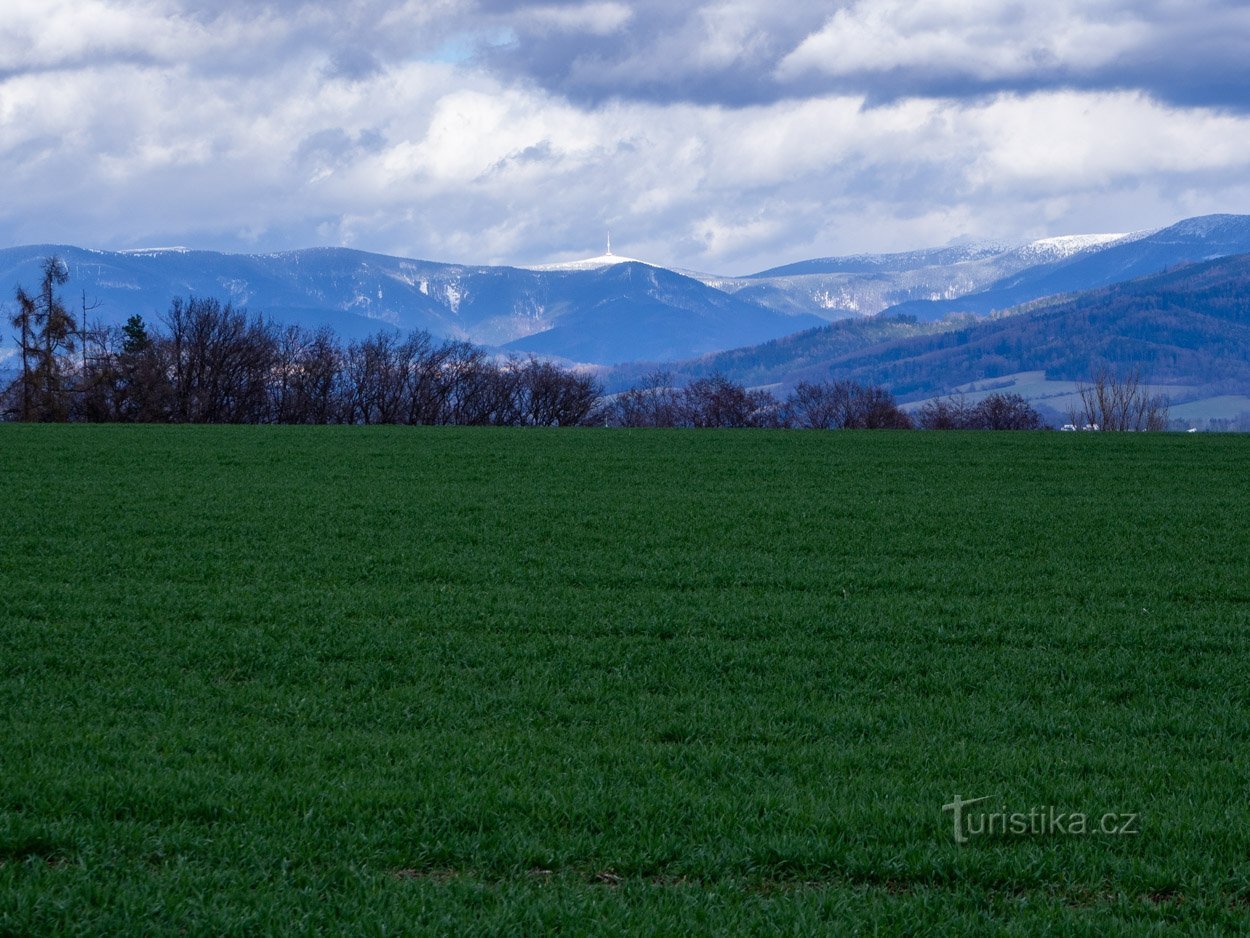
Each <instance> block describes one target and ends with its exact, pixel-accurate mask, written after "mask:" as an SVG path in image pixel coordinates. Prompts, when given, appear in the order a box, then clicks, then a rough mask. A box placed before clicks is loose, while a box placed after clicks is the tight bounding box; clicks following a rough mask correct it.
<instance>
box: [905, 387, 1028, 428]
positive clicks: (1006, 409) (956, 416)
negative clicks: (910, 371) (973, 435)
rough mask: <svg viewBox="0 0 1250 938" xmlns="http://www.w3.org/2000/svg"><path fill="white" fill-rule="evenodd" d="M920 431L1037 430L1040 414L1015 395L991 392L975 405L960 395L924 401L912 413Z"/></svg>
mask: <svg viewBox="0 0 1250 938" xmlns="http://www.w3.org/2000/svg"><path fill="white" fill-rule="evenodd" d="M916 423H917V424H918V425H919V426H920V427H921V428H922V429H924V430H1040V429H1041V428H1042V427H1044V426H1045V425H1046V422H1045V421H1044V420H1043V419H1042V415H1041V414H1040V413H1038V411H1037V410H1036V409H1035V408H1034V407H1033V405H1031V404H1030V403H1029V402H1028V401H1027V400H1025V399H1024V398H1023V397H1021V396H1020V395H1019V394H1010V393H1003V392H995V393H993V394H990V395H988V396H986V397H984V398H982V399H981V400H979V401H977V402H976V403H972V402H970V401H969V400H968V399H967V398H966V397H964V395H962V394H959V395H952V396H950V397H946V398H938V399H935V400H931V401H926V402H925V403H924V404H922V405H921V406H920V407H919V409H918V410H917V411H916Z"/></svg>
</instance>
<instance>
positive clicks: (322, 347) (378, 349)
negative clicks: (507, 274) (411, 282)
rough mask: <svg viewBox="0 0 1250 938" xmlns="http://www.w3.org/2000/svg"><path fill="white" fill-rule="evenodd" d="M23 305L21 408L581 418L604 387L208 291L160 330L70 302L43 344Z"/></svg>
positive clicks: (118, 415) (446, 419) (135, 414)
mask: <svg viewBox="0 0 1250 938" xmlns="http://www.w3.org/2000/svg"><path fill="white" fill-rule="evenodd" d="M19 299H20V298H19ZM35 302H36V310H37V311H38V310H39V309H40V307H39V306H38V305H37V302H38V301H37V300H36V301H35ZM19 317H20V318H21V319H22V320H23V321H25V319H26V318H30V319H31V326H30V329H29V341H26V340H24V339H19V341H20V342H21V346H22V348H21V351H22V360H23V365H22V371H21V374H20V375H19V377H18V378H17V380H15V381H14V382H13V383H12V385H10V387H9V388H8V390H7V391H6V393H5V395H4V409H5V410H6V411H7V413H8V415H9V416H10V417H12V418H15V419H19V420H43V421H56V420H87V421H121V422H162V423H358V424H365V423H408V424H474V425H496V426H573V425H577V424H580V423H584V422H586V421H587V419H588V418H589V417H590V416H591V414H592V412H594V411H595V409H596V407H597V405H598V402H599V400H600V397H601V389H600V387H599V385H598V383H597V382H596V381H595V380H594V378H593V377H591V376H589V375H586V374H582V373H579V372H575V371H572V370H569V369H564V368H560V367H558V366H556V365H553V364H551V363H549V362H544V361H538V360H534V359H530V360H515V359H513V360H507V361H503V362H499V361H496V360H494V359H492V358H491V357H490V356H488V355H487V354H486V352H484V351H483V350H482V349H480V348H478V347H477V346H474V345H472V344H470V343H467V342H458V341H437V340H435V339H433V338H431V336H430V335H429V334H428V333H425V332H414V333H412V334H411V335H409V336H407V337H401V336H400V335H398V334H396V333H393V332H379V333H378V334H376V335H374V336H371V337H369V338H367V339H363V340H360V341H355V342H351V343H349V344H347V345H343V344H342V343H341V342H340V341H339V339H338V338H337V337H336V336H335V335H334V333H333V332H331V331H330V330H329V329H322V330H320V331H315V332H313V331H309V330H307V329H303V328H301V327H299V326H293V325H292V326H279V325H277V324H274V323H272V322H269V321H267V320H264V319H262V318H259V317H254V316H249V315H248V314H247V313H245V312H243V311H240V310H237V309H234V308H233V307H232V306H230V305H229V304H225V305H223V304H222V303H221V302H220V301H218V300H216V299H211V298H205V299H199V298H195V299H190V300H185V301H184V300H181V299H179V300H175V301H174V302H173V304H172V305H171V306H170V309H169V313H168V315H167V316H166V317H165V319H164V323H163V328H152V327H149V325H148V324H147V323H145V322H144V321H143V320H142V318H140V317H138V316H132V317H131V318H130V320H129V321H128V322H127V323H126V325H125V326H124V327H122V328H121V329H120V330H117V329H113V330H110V329H93V330H84V329H79V328H78V326H77V324H76V323H75V322H74V320H73V317H72V316H69V315H68V314H66V323H67V325H65V327H64V330H65V332H66V334H67V335H68V336H69V337H70V339H69V340H65V341H61V342H60V344H59V345H57V346H55V347H54V351H53V352H52V353H46V352H43V351H41V350H42V349H44V348H46V345H45V344H44V342H45V340H44V330H45V326H44V325H43V323H45V322H47V321H48V318H47V317H46V316H44V317H43V318H41V319H35V318H34V317H33V316H31V314H29V313H28V312H27V311H26V307H24V306H22V307H21V311H20V312H19V314H18V317H14V318H15V319H17V318H19ZM18 325H19V326H20V325H21V323H18ZM58 328H60V327H58ZM76 348H77V349H79V350H81V351H83V355H82V356H81V359H80V358H79V357H78V356H76V355H73V354H70V353H72V352H73V351H74V350H75V349H76Z"/></svg>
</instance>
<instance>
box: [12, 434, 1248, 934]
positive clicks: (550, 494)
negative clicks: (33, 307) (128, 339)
mask: <svg viewBox="0 0 1250 938" xmlns="http://www.w3.org/2000/svg"><path fill="white" fill-rule="evenodd" d="M1248 478H1250V438H1247V437H1244V436H1219V435H1184V434H1178V435H1144V434H1126V435H1112V434H1061V433H1045V434H1011V433H999V434H958V433H888V432H877V433H872V432H868V433H857V432H850V431H842V432H834V433H819V432H805V433H798V432H769V431H725V432H717V431H626V430H620V431H597V430H586V431H575V430H557V431H525V430H489V429H488V430H474V429H439V428H429V429H419V428H394V429H389V428H353V427H338V428H324V427H321V428H284V427H241V428H220V427H158V426H141V427H122V426H74V427H50V426H16V425H8V426H3V427H0V485H2V486H3V492H4V493H5V494H4V502H3V505H2V506H0V532H2V537H0V934H40V935H47V934H58V933H76V934H79V933H88V934H110V935H116V934H123V933H137V932H148V933H156V932H164V933H172V932H178V931H184V932H186V933H189V934H215V935H216V934H221V935H228V934H237V935H244V934H258V933H269V932H275V931H289V932H295V933H304V934H306V933H316V932H326V933H347V932H351V933H359V934H377V935H380V934H384V933H386V934H395V933H400V934H414V933H415V934H481V933H488V934H490V933H503V934H518V935H521V934H523V935H539V934H544V933H548V932H554V931H559V932H561V933H565V934H655V935H675V934H717V933H731V934H757V935H777V934H795V935H799V934H812V933H820V932H827V933H839V934H840V933H853V932H855V931H859V932H865V933H870V932H874V931H875V932H880V933H885V934H891V933H900V932H901V933H909V932H910V933H915V932H930V933H942V932H945V933H949V934H959V935H967V934H978V933H986V934H989V933H995V934H997V933H1009V934H1010V933H1018V934H1035V933H1038V932H1039V931H1042V930H1046V929H1049V930H1052V931H1056V932H1060V933H1071V934H1089V935H1103V934H1118V933H1122V934H1134V935H1135V934H1143V933H1147V932H1151V931H1154V932H1157V933H1169V932H1172V931H1175V932H1177V933H1181V932H1184V933H1186V934H1194V933H1199V934H1201V933H1210V934H1219V933H1228V932H1231V931H1236V930H1246V929H1250V679H1248V675H1250V560H1248V559H1247V558H1250V501H1248V499H1247V495H1248V494H1250V486H1248V484H1247V480H1248ZM957 798H958V799H960V802H961V803H962V802H966V803H967V804H963V806H962V807H961V808H960V809H959V811H961V812H962V814H961V815H960V820H959V821H958V825H959V826H958V827H957V820H956V809H955V808H953V807H947V808H945V809H944V806H950V805H954V804H955V803H956V799H957ZM982 798H984V799H986V800H984V801H976V802H975V804H973V803H972V802H973V801H974V799H982ZM1039 812H1040V816H1041V817H1042V822H1041V824H1040V827H1039V824H1038V820H1037V818H1038V816H1039ZM1056 814H1058V815H1060V818H1059V821H1058V823H1057V826H1056V822H1055V820H1054V817H1055V815H1056ZM1076 815H1081V816H1082V817H1084V818H1085V823H1084V824H1083V825H1077V824H1076V823H1075V816H1076ZM996 816H997V817H999V818H1000V820H998V821H996V820H995V817H996ZM1108 816H1110V817H1111V818H1112V821H1111V823H1110V827H1109V828H1107V829H1103V827H1102V826H1101V825H1102V824H1103V820H1104V818H1105V817H1108ZM1021 817H1027V829H1026V830H1019V829H1017V828H1018V826H1019V824H1018V823H1017V822H1019V820H1020V818H1021ZM996 825H997V826H996ZM1078 826H1079V827H1080V828H1081V829H1077V828H1078ZM956 834H958V835H959V836H956Z"/></svg>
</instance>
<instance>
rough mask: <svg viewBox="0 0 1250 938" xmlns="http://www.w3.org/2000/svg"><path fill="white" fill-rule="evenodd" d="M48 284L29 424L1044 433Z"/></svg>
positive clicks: (50, 274)
mask: <svg viewBox="0 0 1250 938" xmlns="http://www.w3.org/2000/svg"><path fill="white" fill-rule="evenodd" d="M41 270H42V279H41V282H40V285H39V289H38V290H37V291H36V292H35V293H33V294H30V293H27V292H26V291H25V290H23V289H22V288H18V289H17V291H16V299H17V309H16V312H15V313H14V314H13V315H12V316H11V317H10V321H11V323H12V325H13V326H14V328H15V334H14V339H15V340H16V342H17V344H18V351H19V355H18V364H19V365H20V373H19V374H18V377H17V378H16V379H15V380H14V381H13V382H12V383H11V384H10V385H9V387H8V388H7V389H6V390H5V391H4V393H3V400H2V401H0V406H2V409H3V412H4V414H5V416H6V417H7V418H8V419H15V420H23V421H65V420H78V421H90V422H145V423H285V424H328V423H346V424H459V425H477V426H551V427H567V426H614V427H699V428H704V427H707V428H711V427H723V428H732V427H763V428H799V429H830V430H831V429H910V428H913V427H917V426H918V427H922V428H929V429H991V430H999V429H1035V428H1038V427H1040V426H1042V419H1041V417H1040V415H1039V414H1038V413H1037V411H1035V410H1033V409H1032V408H1031V407H1030V406H1029V405H1028V403H1027V401H1025V400H1024V399H1023V398H1021V397H1019V396H1018V395H1011V394H994V395H991V396H990V397H988V398H986V399H984V400H982V401H981V402H979V403H978V404H976V405H974V406H965V405H963V404H962V403H960V402H957V401H956V400H955V399H953V398H952V399H949V400H948V401H938V402H931V403H929V404H926V405H924V406H922V407H921V408H920V409H919V410H918V411H917V412H916V415H915V417H913V416H912V415H910V414H908V413H907V412H906V411H904V410H903V409H902V408H901V407H899V406H898V404H897V403H896V402H895V400H894V397H893V395H891V394H890V392H889V391H887V390H886V389H884V388H881V387H875V386H868V385H862V384H858V383H856V382H854V381H846V380H843V381H823V382H803V383H800V384H799V385H798V386H797V387H796V388H795V389H794V390H793V391H792V392H791V393H790V394H788V395H787V396H786V397H784V398H778V397H777V396H776V395H774V394H773V393H771V392H769V391H767V390H759V389H755V390H753V389H748V388H746V387H744V386H743V385H741V384H738V383H736V382H734V381H731V380H729V379H728V378H726V377H724V376H723V375H712V376H709V377H704V378H700V379H698V380H695V381H693V382H691V383H689V384H687V385H686V386H684V387H676V386H674V381H673V379H672V376H671V375H670V374H668V373H666V372H664V371H655V372H653V373H651V374H649V375H646V376H645V377H644V378H642V379H641V380H640V381H639V382H638V383H636V384H635V385H634V386H633V387H631V388H629V389H628V390H626V391H624V392H622V393H619V394H615V395H605V394H604V393H603V388H602V386H601V385H600V384H599V382H598V381H597V380H596V378H595V377H594V376H593V375H591V374H588V373H586V372H584V371H578V370H576V369H572V368H566V367H562V366H560V365H557V364H554V363H552V362H548V361H542V360H539V359H536V358H529V359H515V358H509V359H502V360H501V359H498V358H496V357H494V356H492V355H490V354H489V353H488V352H487V351H486V350H484V349H482V348H480V347H478V346H476V345H473V344H472V343H469V342H465V341H459V340H450V339H448V340H439V339H435V338H434V337H432V336H431V335H430V334H429V333H427V332H424V331H415V332H412V333H410V334H409V335H407V336H402V335H400V334H398V333H397V332H394V331H389V330H388V331H380V332H378V333H376V334H374V335H372V336H370V337H368V338H365V339H359V340H355V341H351V342H348V343H346V344H345V343H344V342H343V341H342V340H340V339H339V338H338V336H337V335H336V334H335V333H334V332H333V331H332V330H331V329H329V328H328V327H327V328H322V329H318V330H310V329H306V328H304V327H301V326H298V325H280V324H277V323H274V322H273V321H271V320H267V319H265V318H264V317H261V316H256V315H252V314H250V313H248V312H247V311H246V310H242V309H236V308H235V307H234V306H232V305H231V304H230V303H225V304H223V303H222V302H221V301H220V300H218V299H215V298H211V297H204V298H199V297H191V298H188V299H181V298H178V299H175V300H173V301H172V303H171V304H170V307H169V310H168V312H167V313H166V315H165V316H163V317H162V319H161V321H160V322H159V323H156V324H151V323H148V322H146V321H144V319H143V318H142V317H140V316H137V315H136V316H132V317H130V319H129V320H128V321H127V322H126V324H125V325H124V326H122V327H120V328H117V327H109V328H103V327H95V328H88V326H87V325H86V320H87V318H88V314H89V312H90V307H88V306H87V304H86V302H85V298H84V302H83V306H82V314H81V317H77V316H75V314H74V313H72V312H71V311H70V310H69V309H68V308H67V307H66V305H65V303H64V302H63V300H62V299H61V297H60V296H59V295H58V293H57V288H58V287H59V286H61V285H63V284H64V283H65V282H66V279H67V274H66V270H65V267H64V265H63V264H62V263H61V262H60V261H59V260H58V259H57V258H55V257H51V258H47V259H46V260H45V261H44V263H43V265H42V268H41Z"/></svg>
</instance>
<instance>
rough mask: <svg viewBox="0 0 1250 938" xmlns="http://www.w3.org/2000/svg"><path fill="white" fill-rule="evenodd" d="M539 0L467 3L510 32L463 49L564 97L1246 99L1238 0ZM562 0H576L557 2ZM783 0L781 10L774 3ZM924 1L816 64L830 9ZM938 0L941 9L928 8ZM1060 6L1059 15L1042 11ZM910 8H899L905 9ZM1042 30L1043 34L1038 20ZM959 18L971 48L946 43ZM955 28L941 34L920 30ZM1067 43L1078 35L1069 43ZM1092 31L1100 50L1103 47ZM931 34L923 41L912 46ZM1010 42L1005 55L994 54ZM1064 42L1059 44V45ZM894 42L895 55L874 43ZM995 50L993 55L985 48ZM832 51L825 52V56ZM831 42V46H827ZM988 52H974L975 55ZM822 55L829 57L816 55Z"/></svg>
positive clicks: (1249, 18) (859, 19) (1247, 52)
mask: <svg viewBox="0 0 1250 938" xmlns="http://www.w3.org/2000/svg"><path fill="white" fill-rule="evenodd" d="M547 6H550V4H542V5H538V4H514V3H500V2H483V3H481V4H480V5H479V14H480V15H485V16H490V17H494V18H496V19H499V20H506V21H507V22H508V23H509V24H510V26H511V27H512V29H513V30H514V31H515V33H516V37H517V39H516V41H515V42H514V43H511V44H508V45H505V46H497V47H490V46H487V47H483V48H482V49H481V50H480V51H479V59H478V60H479V61H480V63H481V64H483V65H484V66H486V67H488V68H490V69H491V70H493V71H495V72H497V73H499V74H500V75H503V76H509V77H513V78H524V79H527V80H531V81H534V82H536V83H537V84H539V85H540V86H542V87H543V88H546V89H548V90H551V91H554V92H557V93H559V94H562V95H564V96H566V97H568V98H570V99H571V100H574V101H577V102H579V103H583V104H589V105H593V104H596V103H599V102H602V101H604V100H609V99H630V100H643V101H652V102H673V101H685V102H692V103H700V104H720V105H724V106H730V107H735V106H744V105H755V104H761V103H768V102H773V101H779V100H787V99H796V98H803V97H808V96H812V95H818V94H829V93H849V94H856V95H863V96H865V97H866V98H868V99H869V100H870V101H875V102H880V101H890V100H897V99H899V98H904V97H910V96H921V97H955V98H962V97H977V96H984V95H987V94H995V93H999V92H1016V93H1028V92H1032V91H1039V90H1045V89H1050V88H1070V89H1079V90H1095V91H1097V90H1107V91H1113V90H1140V91H1142V92H1144V93H1147V94H1149V95H1151V96H1153V97H1155V98H1157V99H1158V100H1161V101H1164V102H1168V103H1174V104H1179V105H1185V106H1210V107H1217V108H1228V109H1234V110H1239V111H1244V110H1247V109H1250V95H1247V94H1246V92H1245V89H1246V88H1247V87H1250V10H1248V9H1247V6H1246V4H1245V3H1244V2H1242V0H1194V2H1192V3H1187V4H1185V5H1183V6H1181V5H1178V4H1174V3H1167V2H1134V3H1129V2H1118V3H1108V2H1092V3H1076V2H1058V3H1056V4H1037V5H1035V7H1033V10H1034V11H1035V12H1034V13H1033V15H1024V16H1016V15H1014V10H1013V8H1015V7H1019V6H1021V5H1020V4H1016V3H1012V2H1004V3H1003V4H1002V5H1001V12H1000V15H998V16H991V17H987V16H985V15H984V12H982V13H981V21H979V22H978V21H976V20H971V21H970V18H969V17H968V16H967V14H966V13H964V12H960V9H959V5H958V4H943V3H941V2H938V3H933V4H901V3H892V2H888V0H886V2H874V0H859V2H849V3H840V4H838V5H837V6H836V7H834V8H832V9H831V8H830V7H827V6H824V7H821V8H817V9H813V8H812V7H810V6H808V5H805V4H796V5H779V4H775V3H769V2H720V3H716V2H705V3H700V4H692V5H673V4H671V3H656V2H652V0H632V2H629V3H628V7H629V9H630V10H631V11H632V14H633V15H632V16H630V17H629V19H628V21H627V22H626V23H624V24H623V25H622V27H621V28H620V29H617V30H614V31H610V32H605V33H603V34H600V35H587V34H586V33H584V32H577V31H571V30H570V31H555V30H552V29H550V28H549V25H548V24H547V23H546V22H545V21H544V20H542V19H536V18H535V17H534V15H533V9H534V8H536V7H547ZM562 6H564V7H566V8H574V7H577V6H578V4H563V5H562ZM778 6H782V7H797V9H794V8H790V9H781V10H778V9H776V7H778ZM926 6H928V7H930V8H931V11H932V12H930V13H929V14H928V15H927V17H926V20H927V22H926V24H925V26H924V28H919V27H917V28H914V29H909V24H908V23H902V24H899V28H898V31H897V33H896V34H891V35H890V38H891V39H892V40H893V42H894V45H895V48H893V49H884V50H883V52H886V53H887V54H885V55H883V56H882V57H881V58H880V59H878V60H876V61H874V60H873V59H872V57H871V56H868V57H866V58H865V59H864V60H862V61H857V62H856V64H855V65H854V67H840V66H839V65H838V63H837V62H836V61H831V62H827V63H821V62H820V61H819V55H818V54H817V53H816V52H815V51H814V50H810V46H809V51H812V54H811V58H812V59H816V61H809V62H807V63H806V67H795V65H794V63H793V61H792V60H791V58H790V57H791V56H793V55H794V54H796V50H799V51H798V55H799V56H802V49H803V46H804V42H805V40H806V41H808V42H809V44H810V43H811V42H813V41H815V37H818V36H819V35H820V33H821V31H822V29H823V28H825V27H827V26H829V25H830V24H832V22H833V20H834V17H835V16H840V17H842V18H843V21H844V22H846V23H847V24H848V25H851V26H856V27H858V28H859V29H860V30H863V29H864V27H865V25H867V27H868V28H869V29H870V30H875V31H877V32H878V33H885V32H887V31H889V30H891V29H893V28H894V25H893V24H892V20H896V19H900V18H901V17H899V16H898V13H899V10H900V9H903V8H907V7H911V8H913V9H914V8H920V9H922V10H923V9H924V8H925V7H926ZM943 8H946V9H948V10H949V11H950V13H949V17H948V18H949V22H943V15H944V13H943ZM1056 8H1063V9H1064V11H1065V12H1066V15H1065V16H1059V17H1056V16H1054V11H1055V9H1056ZM913 19H914V18H913ZM1048 30H1050V32H1049V33H1048V32H1047V31H1048ZM960 31H963V32H964V33H965V34H966V36H965V39H964V41H965V42H966V44H967V48H968V49H969V50H971V52H972V53H973V54H972V55H971V56H969V55H964V54H961V52H962V51H963V50H962V47H961V42H960V41H959V40H958V35H957V34H958V33H959V32H960ZM952 32H953V33H955V34H956V36H955V37H954V38H953V39H952V41H951V42H950V43H948V45H947V47H946V49H943V48H941V47H940V46H937V47H934V46H933V44H932V41H931V40H932V38H933V35H934V34H935V33H936V34H939V35H941V34H943V33H946V34H950V33H952ZM1082 46H1087V47H1088V48H1086V49H1084V50H1082V48H1081V47H1082ZM1108 46H1113V47H1116V50H1117V51H1116V54H1114V55H1113V56H1111V57H1110V58H1105V57H1104V53H1105V51H1106V48H1107V47H1108ZM926 48H931V53H930V54H925V49H926ZM1004 48H1007V49H1010V50H1011V52H1012V55H1013V56H1014V61H1012V62H1011V63H1010V64H1011V66H1012V67H1010V68H1001V67H1000V68H994V67H993V65H994V64H1000V65H1001V64H1002V63H1001V62H999V63H995V62H994V61H993V60H994V59H996V58H1001V57H1002V56H1001V50H1002V49H1004ZM1073 50H1074V51H1073ZM891 52H892V53H895V54H899V53H901V57H902V61H899V60H897V59H896V58H892V57H891V55H890V54H888V53H891ZM996 53H997V54H996ZM830 57H831V58H834V57H835V56H832V55H831V56H830ZM838 57H840V56H838ZM987 63H988V64H987ZM822 64H827V65H829V66H831V67H828V68H824V67H821V66H822Z"/></svg>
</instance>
